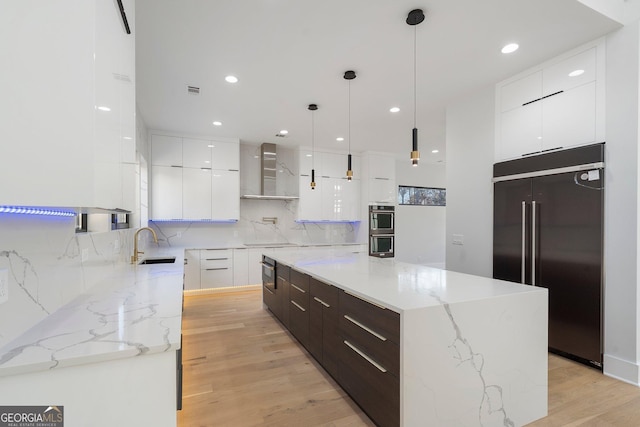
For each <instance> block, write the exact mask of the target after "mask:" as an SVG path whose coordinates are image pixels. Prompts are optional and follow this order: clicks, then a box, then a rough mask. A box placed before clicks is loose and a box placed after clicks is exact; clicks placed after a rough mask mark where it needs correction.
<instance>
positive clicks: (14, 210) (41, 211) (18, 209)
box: [0, 206, 76, 216]
mask: <svg viewBox="0 0 640 427" xmlns="http://www.w3.org/2000/svg"><path fill="white" fill-rule="evenodd" d="M0 213H8V214H19V215H46V216H76V213H75V212H74V211H67V210H61V209H55V208H36V207H32V206H0Z"/></svg>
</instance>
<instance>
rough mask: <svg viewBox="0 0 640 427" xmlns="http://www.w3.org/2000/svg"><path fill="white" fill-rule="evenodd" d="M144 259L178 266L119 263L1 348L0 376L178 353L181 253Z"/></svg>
mask: <svg viewBox="0 0 640 427" xmlns="http://www.w3.org/2000/svg"><path fill="white" fill-rule="evenodd" d="M145 256H149V257H151V256H175V257H176V262H175V263H173V264H152V265H130V264H126V263H124V262H123V263H121V264H119V265H118V266H117V267H116V268H113V269H111V270H110V273H109V274H108V275H107V276H105V277H103V278H102V280H101V281H100V282H99V283H98V284H97V285H95V286H94V287H93V288H91V289H89V291H87V293H85V294H82V295H80V296H78V297H77V298H75V299H73V300H72V301H71V302H69V303H68V304H66V305H64V306H63V307H61V308H60V309H58V310H57V311H55V312H54V313H52V314H51V315H49V316H47V317H46V318H45V319H44V320H42V321H41V322H39V323H38V324H36V325H35V326H34V327H32V328H30V329H29V330H27V331H26V332H25V333H24V334H22V335H20V336H19V337H17V338H16V339H14V340H12V341H11V342H9V343H8V344H7V345H5V346H4V347H2V348H0V377H2V376H7V375H15V374H22V373H26V372H33V371H39V370H48V369H55V368H60V367H65V366H73V365H79V364H84V363H92V362H101V361H106V360H114V359H120V358H127V357H134V356H141V355H146V354H153V353H160V352H168V351H175V350H177V349H178V348H180V332H181V321H182V290H183V271H184V265H183V258H184V251H183V250H182V249H162V250H155V251H154V250H148V251H147V253H146V254H145ZM85 268H87V267H85Z"/></svg>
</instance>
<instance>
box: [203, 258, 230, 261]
mask: <svg viewBox="0 0 640 427" xmlns="http://www.w3.org/2000/svg"><path fill="white" fill-rule="evenodd" d="M225 259H229V258H207V261H224V260H225Z"/></svg>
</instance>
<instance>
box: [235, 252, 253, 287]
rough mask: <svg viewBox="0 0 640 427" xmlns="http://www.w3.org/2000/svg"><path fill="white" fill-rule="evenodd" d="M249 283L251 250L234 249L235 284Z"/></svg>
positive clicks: (243, 284)
mask: <svg viewBox="0 0 640 427" xmlns="http://www.w3.org/2000/svg"><path fill="white" fill-rule="evenodd" d="M248 284H249V250H248V249H234V250H233V286H245V285H248Z"/></svg>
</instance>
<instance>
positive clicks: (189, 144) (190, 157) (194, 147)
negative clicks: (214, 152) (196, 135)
mask: <svg viewBox="0 0 640 427" xmlns="http://www.w3.org/2000/svg"><path fill="white" fill-rule="evenodd" d="M211 146H212V142H211V141H207V140H204V139H191V138H182V166H183V167H185V168H211V149H212V148H211Z"/></svg>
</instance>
